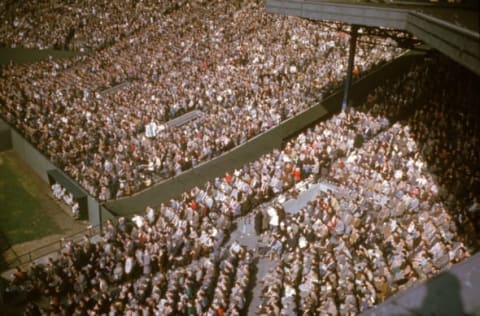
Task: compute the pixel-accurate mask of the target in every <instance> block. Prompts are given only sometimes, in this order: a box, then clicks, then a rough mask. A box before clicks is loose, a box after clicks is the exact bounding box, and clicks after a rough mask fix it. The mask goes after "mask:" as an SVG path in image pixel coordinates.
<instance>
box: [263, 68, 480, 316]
mask: <svg viewBox="0 0 480 316" xmlns="http://www.w3.org/2000/svg"><path fill="white" fill-rule="evenodd" d="M445 65H450V67H451V64H448V63H446V64H442V63H435V62H432V63H431V64H430V65H429V66H428V67H426V68H422V69H420V68H417V69H414V70H412V71H411V72H410V73H409V74H408V75H407V81H405V82H403V83H402V82H401V81H399V82H397V83H396V84H394V85H393V86H391V87H389V89H388V90H385V87H380V88H377V89H376V93H373V94H371V95H370V96H369V98H368V100H367V102H366V103H365V104H364V105H363V106H362V107H361V109H363V110H367V109H368V110H369V113H371V114H372V115H374V116H376V115H379V114H382V115H386V117H388V118H389V119H390V120H394V119H395V118H398V117H400V118H401V117H405V116H406V117H407V119H406V120H405V121H400V123H398V122H397V123H394V124H393V125H391V126H390V124H387V126H383V128H381V129H380V130H377V131H373V130H372V129H371V128H370V126H369V125H370V124H369V123H367V124H366V125H363V136H362V138H364V139H365V140H366V142H365V143H364V144H363V145H362V146H361V147H359V148H355V149H354V150H352V151H350V153H349V154H348V153H347V155H346V156H345V157H343V158H341V159H338V160H337V161H336V162H335V163H333V165H332V167H331V169H330V170H329V173H328V174H327V177H326V179H328V180H329V181H331V184H332V185H333V187H334V188H335V189H334V190H332V191H327V192H321V193H320V194H319V195H318V196H317V198H316V199H314V200H313V201H311V202H309V203H308V205H307V206H306V207H305V208H303V209H301V210H300V211H299V212H298V213H296V214H293V215H291V216H288V214H287V216H286V217H285V219H284V220H283V221H282V222H280V225H278V227H274V229H273V231H272V233H268V234H267V235H268V236H269V238H270V239H271V253H270V255H272V256H275V257H278V258H279V261H278V264H277V265H276V266H275V267H274V268H273V269H272V271H271V272H270V273H269V275H268V276H267V277H266V282H265V284H266V285H265V286H264V290H263V304H262V306H261V307H260V308H259V309H258V311H257V312H258V314H260V315H272V314H274V315H296V314H298V313H302V314H304V315H318V314H328V315H355V314H358V313H359V312H362V311H365V310H366V309H368V308H370V307H372V306H373V305H376V304H378V303H381V302H383V301H384V300H385V299H386V298H387V297H389V296H391V295H392V294H394V293H396V292H397V291H401V290H402V289H405V288H408V287H410V286H412V285H413V284H415V283H417V282H419V281H425V280H427V279H429V278H431V277H432V276H433V275H435V274H436V273H437V272H439V271H441V270H443V269H445V268H446V267H449V266H450V265H451V264H454V263H458V262H460V261H462V260H464V259H465V258H467V257H468V256H469V255H470V253H474V252H475V251H478V249H479V246H480V245H479V243H478V240H479V239H478V235H479V231H480V216H479V214H478V205H477V206H475V205H476V203H477V202H476V201H477V200H476V199H477V198H478V195H479V194H480V191H479V189H480V186H479V185H480V174H479V172H478V168H476V169H475V167H474V166H478V163H479V162H480V161H479V160H480V155H479V151H478V148H480V147H479V145H480V144H479V143H478V137H479V136H480V135H479V132H478V127H479V124H480V121H479V118H480V116H479V113H478V105H479V104H480V102H479V101H480V100H479V99H478V96H476V95H475V92H474V91H475V90H474V89H472V86H471V84H473V83H475V82H477V83H478V78H472V77H474V76H472V75H471V74H468V73H466V72H465V70H462V71H459V70H458V69H454V70H452V69H448V68H449V67H446V66H445ZM424 66H425V65H423V66H422V67H424ZM438 68H440V69H438ZM457 76H463V77H466V78H469V79H468V80H466V81H465V82H466V86H465V85H462V84H460V83H458V82H455V79H454V78H458V77H457ZM439 78H442V79H439ZM399 83H400V84H399ZM395 91H396V92H395ZM447 91H448V94H449V96H447ZM452 91H456V92H457V93H458V94H457V93H452V94H450V93H451V92H452ZM460 91H461V92H460ZM422 95H423V96H422ZM452 104H455V105H456V106H455V107H452V106H451V105H452ZM432 116H434V117H435V119H434V120H433V119H432ZM466 121H468V123H466ZM372 136H374V137H372ZM297 142H298V139H297ZM455 144H461V145H455ZM442 147H443V148H442ZM453 147H458V149H456V151H455V148H453ZM462 147H463V148H462ZM446 149H449V151H450V152H452V151H455V152H456V155H449V154H442V152H444V151H446ZM437 157H441V158H442V160H441V162H440V159H436V158H437ZM460 161H461V163H460ZM450 174H456V176H454V177H450ZM447 179H448V180H447ZM458 186H461V189H456V188H458ZM455 189H456V190H455ZM275 205H276V207H277V208H279V207H281V206H279V204H275ZM282 213H283V214H284V213H285V212H282Z"/></svg>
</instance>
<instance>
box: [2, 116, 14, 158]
mask: <svg viewBox="0 0 480 316" xmlns="http://www.w3.org/2000/svg"><path fill="white" fill-rule="evenodd" d="M9 149H12V135H11V134H10V126H8V125H7V124H5V122H3V121H2V120H0V152H1V151H5V150H9Z"/></svg>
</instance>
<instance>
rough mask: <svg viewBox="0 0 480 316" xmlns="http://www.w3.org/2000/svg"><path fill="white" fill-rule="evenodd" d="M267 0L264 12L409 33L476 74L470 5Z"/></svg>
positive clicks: (479, 54) (479, 42)
mask: <svg viewBox="0 0 480 316" xmlns="http://www.w3.org/2000/svg"><path fill="white" fill-rule="evenodd" d="M402 3H407V4H406V5H400V4H398V1H395V2H394V1H390V2H389V3H369V2H362V1H334V0H329V1H322V0H267V2H266V8H267V12H269V13H275V14H282V15H291V16H298V17H303V18H307V19H312V20H322V21H340V22H342V23H347V24H356V25H364V26H369V27H384V28H391V29H397V30H404V31H408V32H410V33H412V34H413V35H415V36H416V37H417V38H418V39H420V40H422V41H423V42H425V43H426V44H428V45H429V46H431V47H433V48H435V49H437V50H439V51H440V52H442V53H443V54H445V55H447V56H449V57H450V58H452V59H453V60H455V61H456V62H458V63H459V64H461V65H463V66H465V67H467V68H468V69H470V70H472V71H473V72H475V73H476V74H477V75H480V34H479V18H478V12H477V11H476V10H475V9H474V10H472V9H471V8H469V9H465V8H458V7H452V6H447V7H439V6H438V5H433V4H430V3H429V2H420V4H418V2H411V1H404V2H402Z"/></svg>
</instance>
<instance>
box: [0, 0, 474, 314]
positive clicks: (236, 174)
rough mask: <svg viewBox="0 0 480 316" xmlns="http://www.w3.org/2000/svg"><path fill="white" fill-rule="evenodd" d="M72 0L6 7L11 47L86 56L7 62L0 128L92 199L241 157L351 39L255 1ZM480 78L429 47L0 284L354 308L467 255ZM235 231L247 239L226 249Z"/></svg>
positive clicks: (289, 112)
mask: <svg viewBox="0 0 480 316" xmlns="http://www.w3.org/2000/svg"><path fill="white" fill-rule="evenodd" d="M72 3H73V4H70V3H69V2H65V3H63V2H59V3H58V4H57V6H58V7H57V9H56V10H58V12H57V13H55V14H63V13H62V12H64V13H65V19H66V21H68V23H67V22H66V23H65V24H61V25H57V24H54V23H53V24H50V23H46V22H45V21H47V20H49V18H51V14H53V13H52V11H51V10H48V8H43V9H42V10H39V11H38V14H33V11H34V9H35V6H36V5H38V4H35V6H34V5H32V6H29V4H18V5H17V4H12V3H10V4H9V5H8V6H7V5H6V4H4V8H3V9H4V10H2V12H3V14H10V15H9V16H15V18H13V19H12V18H9V19H6V20H5V24H4V25H3V26H2V30H3V31H2V32H1V35H0V36H1V37H0V41H1V42H3V43H4V44H5V45H8V46H14V45H17V46H24V47H38V48H44V47H46V46H48V45H50V46H51V45H52V44H53V45H59V46H60V47H66V48H68V49H75V50H83V51H89V53H88V54H86V55H82V56H79V57H75V58H72V59H62V60H48V61H43V62H39V63H35V64H30V65H13V64H12V65H9V66H5V67H3V68H1V74H2V75H1V77H0V102H1V108H0V115H1V117H2V118H3V119H4V120H5V121H6V122H8V123H9V124H10V125H11V126H13V127H15V128H16V129H17V130H18V131H20V132H21V133H22V134H23V136H24V137H25V138H26V139H27V140H29V141H30V142H31V143H32V144H34V145H35V146H37V148H38V149H39V150H40V151H42V152H43V153H44V154H45V155H46V156H47V157H49V159H51V160H52V161H53V162H55V164H56V165H57V166H59V167H61V168H62V169H63V170H65V172H67V173H68V174H69V175H71V176H72V178H74V179H75V180H76V181H78V183H79V184H80V185H82V186H83V187H84V188H85V189H86V190H87V191H88V192H89V193H90V194H91V195H93V196H96V197H98V198H99V199H101V200H111V199H116V198H119V197H122V196H128V195H131V194H133V193H136V192H139V191H140V190H143V189H145V188H148V187H149V186H151V185H153V184H154V183H158V182H159V181H162V180H164V179H168V178H171V177H173V176H175V175H178V174H180V173H182V172H183V171H185V170H187V169H189V168H195V166H196V165H197V164H199V163H201V162H203V161H208V160H210V159H212V158H214V157H216V156H218V155H221V154H222V153H224V152H227V151H229V150H230V149H232V148H234V147H236V146H240V145H241V144H243V143H245V142H246V141H248V140H249V139H251V138H252V137H254V136H256V135H259V134H261V133H262V132H265V131H267V130H269V129H270V128H272V127H274V126H277V125H278V124H280V123H281V122H282V121H284V120H285V119H287V118H290V117H293V116H295V115H296V114H298V113H300V112H301V111H303V110H305V109H307V108H309V107H311V106H313V105H314V104H316V103H318V102H320V101H321V100H322V98H323V97H325V96H327V95H329V94H330V93H331V92H332V91H334V90H335V89H337V88H339V87H340V86H341V84H342V83H343V79H344V76H345V71H346V67H347V66H346V65H347V52H348V41H349V35H348V34H347V33H344V32H343V31H338V28H337V27H336V24H335V23H325V22H321V23H320V22H314V21H308V20H304V19H299V18H294V17H281V16H275V15H270V14H267V13H266V12H265V9H264V5H263V3H262V2H258V1H200V0H198V1H176V2H175V1H141V2H129V1H126V2H125V3H124V4H117V3H116V2H112V1H95V2H94V3H95V5H92V6H90V4H91V3H90V1H79V2H75V1H72ZM80 3H81V5H80ZM112 3H113V4H112ZM159 5H160V7H161V8H163V9H162V10H155V9H154V7H158V6H159ZM83 6H86V7H91V8H92V10H93V11H92V12H93V13H92V14H91V13H90V12H86V11H82V10H81V8H82V7H83ZM122 6H127V7H122ZM7 7H8V8H7ZM8 12H17V13H16V14H13V15H12V14H11V13H8ZM19 12H23V13H19ZM25 12H26V13H25ZM95 12H97V13H98V14H96V13H95ZM132 12H134V14H132ZM78 21H82V22H78ZM78 23H80V24H78ZM124 23H127V24H128V23H132V24H133V25H134V27H133V28H130V27H122V25H123V24H124ZM36 24H38V25H40V27H38V28H36V27H33V26H34V25H36ZM99 25H102V27H101V28H100V27H99ZM72 30H74V31H72ZM19 31H20V33H21V34H22V36H19V34H20V33H18V32H19ZM47 31H48V32H47ZM45 32H46V33H48V34H49V36H51V37H52V38H48V37H47V38H46V37H44V36H43V34H44V33H45ZM72 33H73V34H72ZM358 45H359V47H358V50H357V54H356V56H355V60H356V61H355V64H356V65H357V69H356V72H357V75H358V76H361V75H362V74H363V73H366V72H368V71H369V70H370V69H372V68H375V67H376V66H377V65H379V64H381V63H384V62H386V61H390V60H393V59H395V57H397V56H399V55H400V54H401V53H403V52H404V50H403V49H402V48H399V47H397V45H396V44H395V42H394V41H392V40H391V39H383V38H369V39H368V41H359V43H358ZM457 78H462V81H461V82H460V81H459V80H457ZM478 81H479V80H478V77H477V76H475V75H473V74H471V73H470V72H468V71H467V70H465V69H463V68H461V67H460V66H458V65H457V64H455V63H453V62H452V61H450V60H448V59H447V58H446V57H444V56H441V55H440V54H438V53H435V52H430V53H428V54H426V55H425V57H424V58H422V59H421V60H419V61H418V62H416V63H414V64H413V65H412V66H411V67H410V69H406V70H405V72H404V74H403V75H401V76H399V77H396V78H391V79H387V80H385V82H383V83H382V84H381V85H380V86H378V87H376V88H374V89H373V90H372V91H370V92H369V93H368V96H367V97H366V98H365V99H364V100H362V102H358V103H357V104H353V106H352V107H349V108H348V109H347V110H345V111H342V112H340V113H337V114H334V115H332V116H331V117H329V118H328V119H325V120H323V121H321V122H319V123H318V124H316V125H315V126H312V127H310V128H309V129H307V130H305V131H302V132H301V133H300V134H299V135H298V136H296V137H295V138H293V139H291V140H289V141H288V142H286V144H285V146H284V147H283V148H281V149H275V150H273V151H272V152H270V153H267V154H265V155H263V156H262V157H261V158H259V159H257V160H255V161H251V162H249V163H247V164H245V165H244V166H243V167H241V168H238V169H234V170H231V171H230V172H228V173H227V174H225V176H224V177H218V178H215V179H212V180H211V181H209V182H207V183H205V185H203V186H198V187H195V188H193V189H192V190H188V191H186V192H184V193H183V194H182V196H179V197H178V198H176V199H171V200H170V201H168V202H165V203H163V204H161V205H158V206H154V205H152V207H148V208H147V209H146V210H145V213H143V214H135V215H134V216H133V217H132V218H123V217H122V218H118V221H116V222H114V221H108V222H107V223H106V224H105V225H104V229H103V232H102V233H101V234H100V236H85V239H84V240H83V242H81V243H67V244H66V245H65V248H64V249H62V251H61V252H59V254H58V255H57V256H56V257H54V258H51V259H50V260H49V261H48V262H46V263H42V264H35V263H33V264H32V265H31V267H29V268H28V269H24V270H22V269H20V268H19V269H18V271H17V272H16V273H15V275H14V278H13V280H12V283H11V284H10V287H11V288H10V290H11V292H12V293H15V291H18V292H20V291H21V292H24V293H27V294H28V297H29V300H30V301H31V303H30V304H29V305H28V307H27V309H26V312H25V313H26V314H27V315H51V314H53V315H179V314H180V315H219V316H220V315H244V314H246V313H247V311H250V312H251V311H252V310H253V312H254V314H256V315H298V314H302V315H355V314H358V313H360V312H362V311H365V310H367V309H369V308H371V307H372V306H374V305H377V304H379V303H381V302H383V301H384V300H385V299H387V298H388V297H390V296H392V295H393V294H395V293H397V292H399V291H402V290H404V289H406V288H409V287H411V286H412V285H414V284H418V283H419V282H422V281H425V280H427V279H430V278H431V277H432V276H434V275H435V274H436V273H438V272H439V271H441V270H443V269H445V268H448V267H450V266H451V265H453V264H455V263H458V262H461V261H463V260H465V259H466V258H468V257H469V256H471V255H472V254H474V253H475V252H476V251H478V249H479V246H480V245H479V240H480V236H479V232H480V227H479V216H478V210H479V208H480V205H479V202H480V201H479V200H478V196H479V193H480V169H479V168H478V166H479V165H480V150H479V148H480V112H479V111H480V99H479V94H478V93H477V91H476V89H477V86H478ZM112 88H113V89H115V91H114V92H112V93H105V91H107V90H109V89H112ZM193 110H198V111H201V113H202V115H200V116H198V117H195V118H194V119H193V120H191V121H189V122H186V123H185V124H183V125H181V126H173V127H172V126H168V124H167V123H168V122H169V121H170V120H172V119H174V118H176V117H179V116H180V115H182V114H184V113H188V112H191V111H193ZM147 127H148V128H147ZM152 127H153V130H152V129H151V128H152ZM147 129H148V132H147ZM318 185H320V186H321V187H322V189H321V190H318V191H317V192H315V197H314V198H313V199H311V200H310V201H308V202H307V203H306V205H304V206H302V207H300V208H298V209H296V210H294V211H293V210H290V209H287V208H286V207H285V206H284V205H285V204H284V202H285V200H295V199H296V198H297V197H299V196H300V195H301V194H302V193H303V192H305V191H307V190H309V189H311V188H314V187H317V186H318ZM242 218H251V219H252V225H253V226H255V233H256V234H258V237H259V241H258V243H257V242H256V243H254V244H249V245H243V244H241V243H239V242H238V241H237V240H235V239H234V236H236V233H237V232H238V230H239V229H241V228H242V227H240V226H241V225H240V224H239V223H240V222H239V220H240V219H242ZM259 261H261V262H264V263H265V264H266V265H267V267H266V268H267V270H268V271H267V273H266V274H265V277H264V278H263V279H261V280H259V279H256V277H255V273H256V270H257V269H259V267H257V263H258V262H259ZM254 287H257V288H258V287H259V288H260V289H261V291H260V293H261V295H260V296H259V297H257V298H252V289H253V288H254ZM39 298H47V300H48V303H45V302H44V301H45V300H43V302H44V304H39V303H38V302H39ZM253 301H255V302H258V304H257V306H254V307H253V309H252V307H251V306H250V305H252V304H253V303H252V302H253ZM34 302H35V303H34Z"/></svg>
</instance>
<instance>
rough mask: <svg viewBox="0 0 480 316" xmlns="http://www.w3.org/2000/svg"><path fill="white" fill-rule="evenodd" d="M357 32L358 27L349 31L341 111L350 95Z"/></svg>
mask: <svg viewBox="0 0 480 316" xmlns="http://www.w3.org/2000/svg"><path fill="white" fill-rule="evenodd" d="M357 30H358V25H352V29H351V31H350V36H351V37H350V50H349V52H348V68H347V77H346V78H345V89H344V91H343V101H342V111H343V110H346V109H347V106H348V96H349V93H350V85H351V83H352V72H353V62H354V59H355V47H356V45H357Z"/></svg>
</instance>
